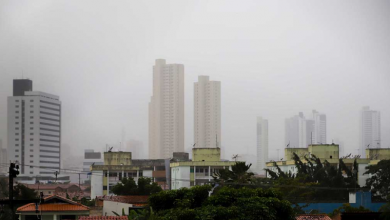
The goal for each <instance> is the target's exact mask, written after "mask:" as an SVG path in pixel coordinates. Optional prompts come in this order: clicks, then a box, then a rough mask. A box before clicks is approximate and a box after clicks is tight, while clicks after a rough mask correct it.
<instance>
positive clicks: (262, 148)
mask: <svg viewBox="0 0 390 220" xmlns="http://www.w3.org/2000/svg"><path fill="white" fill-rule="evenodd" d="M267 162H268V120H266V119H263V118H262V117H257V170H258V172H259V174H265V171H264V168H266V166H265V163H267Z"/></svg>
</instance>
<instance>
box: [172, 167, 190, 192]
mask: <svg viewBox="0 0 390 220" xmlns="http://www.w3.org/2000/svg"><path fill="white" fill-rule="evenodd" d="M190 174H191V170H190V167H184V166H183V167H172V168H171V188H172V189H180V188H183V187H187V188H189V187H190V181H191V177H190Z"/></svg>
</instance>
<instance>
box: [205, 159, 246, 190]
mask: <svg viewBox="0 0 390 220" xmlns="http://www.w3.org/2000/svg"><path fill="white" fill-rule="evenodd" d="M251 166H252V164H249V165H246V164H245V162H236V164H234V165H233V166H232V170H229V168H228V167H226V168H225V169H223V170H220V171H219V172H215V173H213V174H212V176H213V178H214V181H215V182H216V183H219V184H220V185H224V184H225V183H250V181H251V177H252V176H253V175H254V174H253V173H252V172H248V170H249V169H250V167H251Z"/></svg>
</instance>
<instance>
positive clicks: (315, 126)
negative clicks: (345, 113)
mask: <svg viewBox="0 0 390 220" xmlns="http://www.w3.org/2000/svg"><path fill="white" fill-rule="evenodd" d="M285 123H286V124H285V144H286V146H287V145H288V146H289V147H292V148H307V146H309V145H310V144H326V115H325V114H320V113H318V112H317V111H315V110H313V119H306V118H305V116H304V115H303V113H302V112H300V113H299V114H298V115H295V116H293V117H291V118H288V119H286V121H285Z"/></svg>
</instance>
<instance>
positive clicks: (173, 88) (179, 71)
mask: <svg viewBox="0 0 390 220" xmlns="http://www.w3.org/2000/svg"><path fill="white" fill-rule="evenodd" d="M183 151H184V65H183V64H166V62H165V60H163V59H158V60H156V63H155V65H154V66H153V95H152V97H151V100H150V102H149V158H151V159H162V158H163V159H166V158H171V157H172V156H173V152H183Z"/></svg>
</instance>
